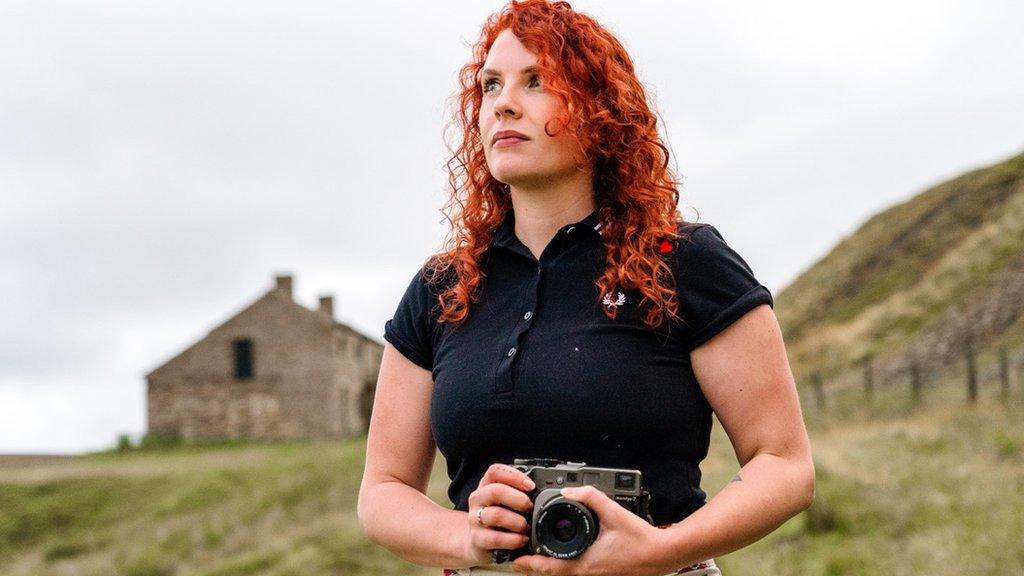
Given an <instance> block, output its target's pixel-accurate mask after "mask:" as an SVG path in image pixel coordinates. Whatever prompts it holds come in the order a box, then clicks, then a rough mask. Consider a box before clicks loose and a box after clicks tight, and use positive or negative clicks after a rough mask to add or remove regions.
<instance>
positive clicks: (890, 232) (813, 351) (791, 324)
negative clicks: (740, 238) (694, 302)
mask: <svg viewBox="0 0 1024 576" xmlns="http://www.w3.org/2000/svg"><path fill="white" fill-rule="evenodd" d="M776 303H777V306H776V313H777V315H778V317H779V322H780V324H781V325H782V328H783V334H784V336H785V338H786V343H787V348H788V350H789V356H790V362H791V364H792V366H793V371H794V374H795V375H796V377H797V381H798V382H800V383H801V384H803V383H805V382H806V381H807V379H808V377H809V375H810V374H811V372H813V371H816V370H818V371H820V372H821V373H822V374H823V375H824V376H825V377H826V378H833V377H835V376H837V375H840V374H844V373H847V374H848V373H850V372H851V371H852V369H853V368H854V367H856V366H857V365H858V363H859V362H862V361H863V360H864V359H866V358H872V359H873V364H874V365H875V366H876V370H880V371H882V373H883V374H884V373H885V372H886V371H888V372H894V371H900V370H902V369H904V368H905V367H906V366H907V365H908V363H909V362H910V360H911V359H914V360H915V361H916V362H919V363H920V364H921V366H922V368H923V369H924V370H931V371H941V370H942V369H944V368H945V367H947V366H949V365H950V364H951V363H953V362H958V361H960V360H961V359H962V358H963V357H964V354H963V353H962V350H963V348H964V346H965V344H966V343H967V342H968V341H970V342H972V343H973V346H974V347H975V348H976V349H978V350H979V351H983V350H986V349H988V350H991V349H994V348H995V347H997V346H1002V345H1006V346H1007V347H1008V348H1009V349H1011V350H1012V351H1013V352H1012V353H1013V354H1015V356H1014V360H1015V361H1016V362H1017V363H1020V361H1021V359H1020V358H1019V357H1018V356H1019V355H1020V354H1021V352H1022V351H1024V314H1022V308H1024V153H1022V154H1019V155H1017V156H1014V157H1012V158H1009V159H1007V160H1004V161H1002V162H999V163H998V164H995V165H992V166H988V167H984V168H980V169H977V170H972V171H970V172H967V173H966V174H963V175H961V176H959V177H956V178H954V179H952V180H949V181H947V182H943V183H941V184H939V185H937V186H934V187H932V188H930V189H928V190H925V191H924V192H921V193H920V194H918V195H916V196H915V197H913V198H911V199H910V200H907V201H906V202H903V203H902V204H899V205H896V206H893V207H891V208H889V209H887V210H885V211H883V212H881V213H879V214H877V215H875V216H874V217H872V218H871V219H869V220H868V221H867V222H865V223H864V224H863V225H862V226H861V227H860V228H859V229H858V230H857V231H856V232H855V233H853V234H851V235H850V236H848V237H847V238H845V239H843V241H842V242H840V243H839V244H838V245H837V246H835V248H833V249H832V251H831V252H829V253H828V255H826V256H825V257H824V258H822V259H821V260H820V261H818V262H817V263H815V264H814V265H813V266H811V267H810V268H809V269H808V270H807V271H805V272H804V273H803V274H801V275H800V276H799V277H798V278H797V279H796V280H795V281H794V282H793V283H792V284H790V285H789V286H787V287H786V288H785V289H784V290H782V291H781V292H780V293H779V294H778V295H777V298H776Z"/></svg>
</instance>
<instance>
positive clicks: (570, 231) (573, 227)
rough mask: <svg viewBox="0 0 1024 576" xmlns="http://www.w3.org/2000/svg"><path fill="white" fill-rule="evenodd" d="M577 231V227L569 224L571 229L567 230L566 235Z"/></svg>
mask: <svg viewBox="0 0 1024 576" xmlns="http://www.w3.org/2000/svg"><path fill="white" fill-rule="evenodd" d="M575 231H576V227H575V226H569V229H568V230H566V231H565V233H566V235H568V236H571V235H572V233H573V232H575Z"/></svg>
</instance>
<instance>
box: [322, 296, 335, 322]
mask: <svg viewBox="0 0 1024 576" xmlns="http://www.w3.org/2000/svg"><path fill="white" fill-rule="evenodd" d="M320 313H322V314H326V315H327V317H328V318H330V319H331V320H334V296H321V297H320Z"/></svg>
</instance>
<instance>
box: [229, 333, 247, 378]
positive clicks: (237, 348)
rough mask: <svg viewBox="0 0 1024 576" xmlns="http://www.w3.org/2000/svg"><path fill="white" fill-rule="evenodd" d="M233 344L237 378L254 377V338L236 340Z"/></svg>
mask: <svg viewBox="0 0 1024 576" xmlns="http://www.w3.org/2000/svg"><path fill="white" fill-rule="evenodd" d="M232 345H233V347H234V352H235V379H236V380H247V379H249V378H252V340H250V339H248V338H245V339H241V340H235V341H234V342H232Z"/></svg>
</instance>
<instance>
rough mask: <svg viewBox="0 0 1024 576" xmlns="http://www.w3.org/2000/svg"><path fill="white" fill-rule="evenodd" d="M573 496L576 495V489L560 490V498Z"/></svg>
mask: <svg viewBox="0 0 1024 576" xmlns="http://www.w3.org/2000/svg"><path fill="white" fill-rule="evenodd" d="M575 495H576V489H575V488H562V496H568V497H570V498H572V497H573V496H575Z"/></svg>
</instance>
